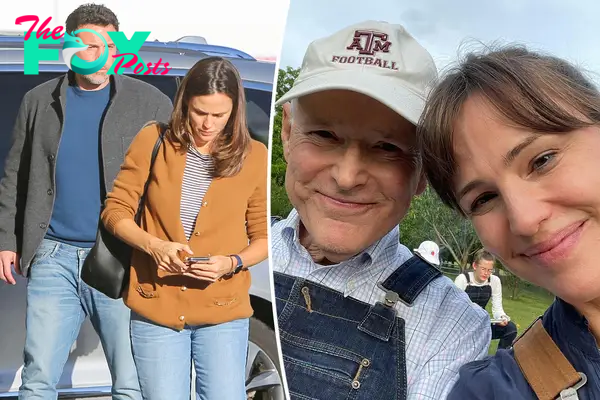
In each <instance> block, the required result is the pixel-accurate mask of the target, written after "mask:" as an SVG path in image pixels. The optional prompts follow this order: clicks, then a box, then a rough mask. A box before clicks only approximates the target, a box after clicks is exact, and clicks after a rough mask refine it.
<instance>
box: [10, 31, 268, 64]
mask: <svg viewBox="0 0 600 400" xmlns="http://www.w3.org/2000/svg"><path fill="white" fill-rule="evenodd" d="M24 41H25V36H24V35H18V34H16V33H15V34H12V33H11V34H4V33H0V47H22V46H23V42H24ZM61 43H62V39H61ZM143 46H144V47H146V48H147V49H148V48H157V49H165V48H171V49H179V50H191V51H197V52H202V53H205V54H206V55H209V56H221V57H229V58H241V59H245V60H256V59H255V58H254V57H252V56H251V55H250V54H248V53H245V52H243V51H241V50H238V49H234V48H232V47H227V46H217V45H212V44H197V43H188V42H177V41H175V42H161V41H157V40H155V41H146V42H144V44H143Z"/></svg>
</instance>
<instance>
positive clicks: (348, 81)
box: [275, 70, 425, 125]
mask: <svg viewBox="0 0 600 400" xmlns="http://www.w3.org/2000/svg"><path fill="white" fill-rule="evenodd" d="M336 89H339V90H350V91H353V92H358V93H361V94H364V95H366V96H369V97H371V98H373V99H375V100H377V101H379V102H381V103H382V104H384V105H386V106H387V107H389V108H391V109H392V110H394V111H395V112H397V113H398V114H400V115H401V116H403V117H404V118H406V119H407V120H408V121H410V122H411V123H413V124H414V125H417V123H418V121H419V118H420V116H421V112H422V111H423V107H424V104H425V99H424V98H423V97H422V96H421V95H419V94H417V93H415V92H414V91H413V90H411V89H410V88H408V87H406V86H403V85H402V84H401V83H400V82H399V80H398V79H397V78H392V77H389V76H383V75H376V74H371V73H366V72H361V71H359V70H343V71H341V70H333V71H328V72H323V73H320V74H318V75H314V76H311V77H309V78H306V79H303V80H302V81H297V82H296V83H295V84H294V86H293V87H292V88H291V89H290V90H289V91H288V92H287V93H286V94H285V95H283V96H282V97H281V98H280V99H279V100H278V101H277V102H276V103H275V105H278V106H279V105H281V104H284V103H287V102H288V101H290V100H293V99H295V98H298V97H302V96H306V95H309V94H312V93H317V92H323V91H325V90H336Z"/></svg>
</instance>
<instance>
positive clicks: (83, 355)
mask: <svg viewBox="0 0 600 400" xmlns="http://www.w3.org/2000/svg"><path fill="white" fill-rule="evenodd" d="M56 47H58V48H62V44H57V45H56ZM138 54H139V56H140V57H141V58H142V59H143V60H146V61H151V62H152V61H155V60H158V59H160V58H162V60H163V62H168V63H169V65H170V67H171V68H172V69H171V70H170V71H169V73H168V74H167V75H134V74H133V71H131V70H124V73H125V74H128V75H130V76H133V77H135V78H138V79H141V80H143V81H145V82H147V83H150V84H152V85H154V86H156V87H157V88H158V89H160V90H161V91H162V92H163V93H165V94H166V95H167V96H169V97H170V98H171V99H173V97H174V96H175V93H176V91H177V87H178V85H179V83H180V81H181V79H182V78H183V76H184V75H185V74H186V72H187V70H188V69H189V68H191V67H192V66H193V65H194V63H195V62H196V61H198V60H199V59H201V58H204V57H207V56H210V55H220V56H223V57H228V58H229V59H230V60H231V61H232V62H233V63H234V64H235V65H236V67H237V68H238V70H239V71H240V75H241V77H242V80H243V84H244V88H245V94H246V99H247V101H248V106H247V118H248V126H249V129H250V133H251V134H252V136H253V137H254V138H255V139H257V140H260V141H261V142H263V143H264V144H265V145H268V137H269V113H270V111H271V97H272V96H271V93H272V90H273V80H274V77H275V64H273V63H266V62H260V61H257V60H255V59H254V58H252V57H251V56H249V55H247V54H246V53H244V52H242V51H239V50H236V49H230V48H227V47H221V46H211V45H206V44H195V43H183V42H170V43H161V42H147V43H146V44H145V45H144V46H143V47H142V48H141V49H140V51H139V52H138ZM66 71H67V67H66V66H65V64H64V63H63V61H62V59H59V60H57V61H41V62H40V66H39V74H38V75H24V74H23V38H22V37H15V36H1V35H0V88H2V107H0V126H1V127H2V130H0V175H1V174H2V173H3V166H4V159H5V157H6V155H7V153H8V150H9V147H10V143H11V138H10V136H11V133H12V127H13V125H14V122H15V118H16V115H17V111H18V108H19V105H20V103H21V99H22V97H23V95H24V94H25V93H26V92H27V91H28V90H30V89H32V88H33V87H35V86H37V85H39V84H41V83H43V82H45V81H47V80H49V79H52V78H55V77H57V76H59V75H61V74H64V73H65V72H66ZM251 273H252V286H251V288H250V295H251V302H252V307H253V308H254V317H252V319H251V320H250V343H249V348H248V360H247V365H246V389H247V395H248V398H249V399H256V400H259V399H262V400H266V399H271V400H280V399H281V400H282V399H284V395H283V393H284V392H283V386H282V384H281V382H282V380H281V372H280V371H281V370H280V364H279V358H278V351H277V342H276V337H275V332H274V329H273V326H274V325H273V307H272V297H271V284H270V273H269V266H268V260H266V261H264V262H262V263H260V264H259V265H256V266H254V267H252V268H251ZM25 283H26V282H25V279H24V278H22V277H19V278H18V279H17V284H16V285H15V286H11V285H6V284H0V315H1V316H2V320H1V322H0V399H1V398H15V397H16V395H17V392H18V388H19V386H20V384H21V378H20V376H21V368H22V365H23V346H24V342H25V340H24V337H25V335H24V334H23V332H24V330H25V299H26V297H25V288H26V287H25ZM192 373H193V371H192ZM193 381H194V379H192V382H193ZM110 385H111V379H110V373H109V370H108V367H107V364H106V360H105V358H104V354H103V352H102V348H101V344H100V340H99V338H98V336H97V335H96V333H95V332H94V330H93V328H92V326H91V324H90V323H89V321H86V322H85V323H84V325H83V326H82V328H81V332H80V334H79V337H78V338H77V340H76V342H75V345H74V346H73V348H72V350H71V354H70V356H69V359H68V361H67V364H66V366H65V369H64V372H63V374H62V377H61V378H60V381H59V383H58V388H59V393H60V395H59V397H60V398H85V397H96V398H97V397H101V396H109V395H110ZM107 398H110V397H107Z"/></svg>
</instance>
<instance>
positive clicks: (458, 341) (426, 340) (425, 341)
mask: <svg viewBox="0 0 600 400" xmlns="http://www.w3.org/2000/svg"><path fill="white" fill-rule="evenodd" d="M299 223H300V217H299V215H298V213H297V211H296V210H292V212H291V213H290V215H289V216H288V218H287V219H285V220H282V221H279V222H277V223H276V224H274V225H273V227H272V229H271V243H272V259H271V263H272V267H273V270H274V271H278V272H281V273H285V274H288V275H293V276H297V277H301V278H304V279H307V280H310V281H313V282H316V283H319V284H321V285H324V286H326V287H329V288H331V289H333V290H336V291H338V292H340V293H343V294H344V295H345V296H350V297H353V298H355V299H357V300H360V301H363V302H365V303H369V304H375V303H376V302H378V301H383V299H384V297H385V293H384V291H383V290H381V289H379V288H378V287H377V283H378V282H381V281H383V280H385V279H386V278H387V277H388V276H389V275H390V274H391V273H392V272H394V270H395V269H396V268H398V267H399V266H400V265H402V263H403V262H405V261H406V260H408V259H409V258H410V257H412V253H411V252H410V250H409V249H407V248H406V247H405V246H403V245H401V244H400V243H399V228H398V227H395V228H394V229H393V230H392V231H391V232H389V233H388V234H387V235H385V236H384V237H383V238H382V239H380V240H379V241H377V242H375V243H374V244H373V245H371V246H370V247H369V248H367V249H366V250H365V251H363V252H362V253H360V254H358V255H356V256H354V257H352V258H351V259H349V260H347V261H344V262H341V263H339V264H335V265H328V266H323V265H319V264H315V263H314V262H313V260H312V258H311V256H310V254H309V253H308V251H307V250H306V249H305V248H304V247H302V245H301V244H300V242H299V239H298V228H299ZM396 310H397V312H398V316H399V317H400V318H403V319H404V320H405V337H406V371H407V384H408V390H407V393H408V399H410V400H414V399H435V400H438V399H444V398H446V396H447V394H448V392H449V391H450V389H451V388H452V386H453V385H454V383H455V382H456V380H457V379H458V369H459V367H460V366H461V365H463V364H465V363H467V362H469V361H473V360H476V359H481V358H483V357H484V356H485V355H487V352H488V346H489V343H490V340H491V330H490V319H489V315H488V314H487V312H486V311H485V310H483V309H482V308H481V307H479V306H477V305H475V304H473V303H472V302H471V300H469V297H468V296H467V295H466V293H465V292H463V291H462V290H460V289H458V288H457V287H456V286H455V285H454V283H453V282H452V281H451V280H450V279H448V278H447V277H445V276H442V277H439V278H437V279H435V280H433V281H432V282H431V283H430V284H429V285H428V286H427V288H425V289H424V290H423V292H421V294H420V295H419V296H418V297H417V299H416V300H415V302H414V303H413V305H412V306H410V307H409V306H406V305H405V304H403V303H402V302H398V303H396Z"/></svg>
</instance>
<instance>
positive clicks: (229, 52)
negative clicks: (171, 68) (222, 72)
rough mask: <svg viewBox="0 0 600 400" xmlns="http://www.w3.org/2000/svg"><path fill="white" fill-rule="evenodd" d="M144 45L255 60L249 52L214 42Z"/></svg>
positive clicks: (151, 43)
mask: <svg viewBox="0 0 600 400" xmlns="http://www.w3.org/2000/svg"><path fill="white" fill-rule="evenodd" d="M144 45H148V46H152V47H159V48H160V47H163V48H164V47H172V48H176V49H181V50H194V51H201V52H203V53H206V54H209V55H215V56H221V57H231V58H242V59H245V60H256V59H255V58H254V57H252V56H251V55H250V54H248V53H246V52H243V51H241V50H238V49H234V48H233V47H227V46H218V45H214V44H198V43H189V42H177V41H175V42H159V41H154V42H146V43H144Z"/></svg>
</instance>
